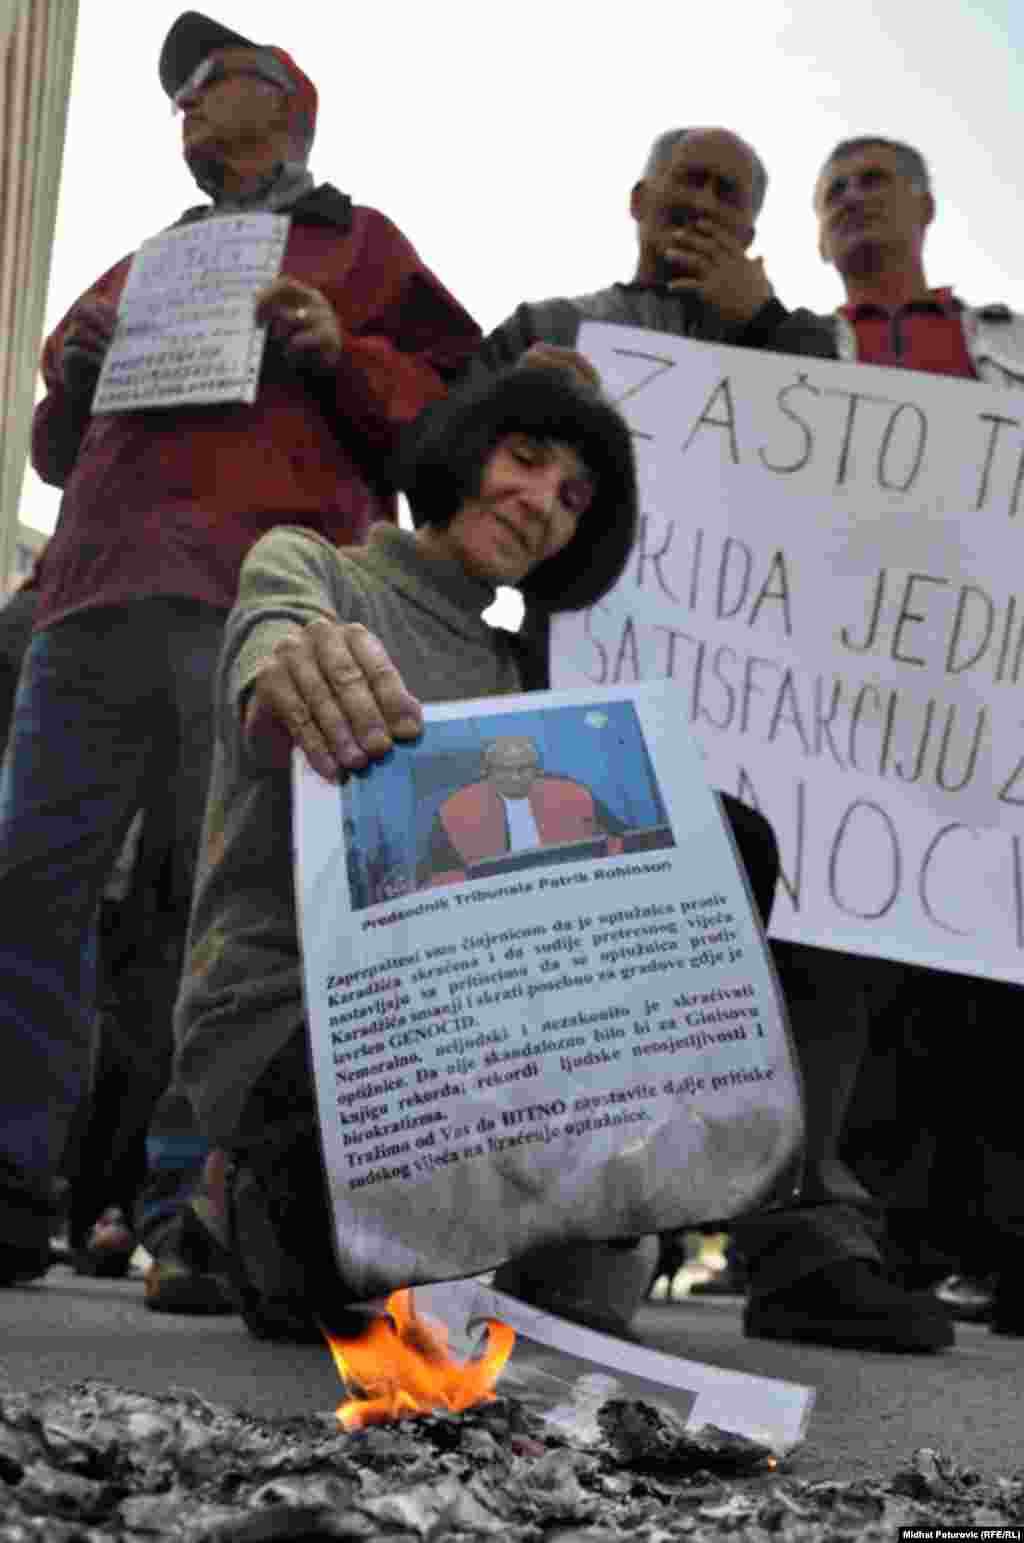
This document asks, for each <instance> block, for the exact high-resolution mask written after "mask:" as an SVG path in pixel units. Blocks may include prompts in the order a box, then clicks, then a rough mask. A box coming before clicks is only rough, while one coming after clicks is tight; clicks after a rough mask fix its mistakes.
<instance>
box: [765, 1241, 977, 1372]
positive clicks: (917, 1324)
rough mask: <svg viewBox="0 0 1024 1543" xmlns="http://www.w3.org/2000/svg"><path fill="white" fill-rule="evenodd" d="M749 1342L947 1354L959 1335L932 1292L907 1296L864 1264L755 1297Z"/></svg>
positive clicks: (852, 1262)
mask: <svg viewBox="0 0 1024 1543" xmlns="http://www.w3.org/2000/svg"><path fill="white" fill-rule="evenodd" d="M743 1332H744V1334H746V1335H747V1336H748V1337H749V1338H751V1339H787V1340H794V1341H796V1342H798V1343H802V1344H808V1345H832V1346H836V1347H838V1348H842V1349H850V1350H890V1351H903V1352H917V1351H925V1350H946V1349H948V1347H949V1346H950V1345H952V1344H953V1342H954V1339H955V1332H954V1329H953V1324H952V1321H951V1319H950V1316H949V1314H948V1313H947V1312H946V1310H945V1308H943V1307H942V1305H941V1303H939V1302H937V1301H936V1299H935V1298H934V1297H933V1296H931V1295H930V1294H929V1293H928V1292H910V1291H904V1290H903V1289H902V1287H900V1286H894V1285H893V1284H892V1282H891V1281H888V1280H886V1278H885V1276H884V1275H882V1274H881V1272H880V1271H879V1270H878V1268H877V1267H876V1266H874V1265H873V1264H871V1263H870V1262H869V1261H868V1260H866V1259H848V1260H843V1261H842V1262H840V1263H838V1264H833V1265H829V1266H828V1267H827V1268H826V1269H824V1270H817V1271H815V1273H814V1274H813V1275H806V1276H804V1277H803V1278H802V1279H800V1280H798V1281H794V1282H793V1284H792V1285H791V1286H787V1287H786V1288H785V1289H784V1290H782V1291H774V1292H772V1293H771V1294H770V1295H765V1296H756V1297H752V1298H751V1299H750V1301H748V1303H747V1306H746V1309H745V1310H744V1314H743Z"/></svg>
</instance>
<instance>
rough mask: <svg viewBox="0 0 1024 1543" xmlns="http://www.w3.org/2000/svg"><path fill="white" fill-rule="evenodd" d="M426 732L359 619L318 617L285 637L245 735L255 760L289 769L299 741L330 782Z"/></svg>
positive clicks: (258, 686)
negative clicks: (337, 620) (396, 741)
mask: <svg viewBox="0 0 1024 1543" xmlns="http://www.w3.org/2000/svg"><path fill="white" fill-rule="evenodd" d="M422 732H423V713H422V710H421V708H420V704H419V702H418V701H417V700H416V698H415V697H414V696H412V695H411V694H410V693H409V691H408V690H407V689H406V686H405V683H404V681H403V680H402V677H401V676H400V675H399V673H398V671H397V670H396V669H395V667H394V665H393V664H392V663H391V659H390V657H389V655H388V653H387V650H386V649H385V647H384V645H383V643H381V642H380V640H379V639H378V638H376V637H375V636H374V635H373V633H372V632H368V631H367V630H366V628H365V627H363V626H361V625H360V624H359V623H358V622H332V621H328V620H327V618H326V617H318V618H317V619H316V620H315V621H311V622H309V623H307V625H306V626H305V627H304V628H303V629H302V632H301V633H300V634H298V635H297V636H292V637H288V638H282V639H280V640H279V641H278V642H277V643H276V644H275V645H274V648H273V650H272V652H271V653H270V655H269V656H268V658H267V661H266V663H265V664H264V666H263V668H262V669H261V670H260V672H259V673H258V674H257V676H256V678H255V680H254V681H253V684H252V685H251V687H250V688H249V693H248V697H247V699H246V704H245V709H244V716H243V724H242V733H243V737H244V740H245V745H246V749H247V750H248V752H249V754H250V755H251V756H252V758H253V760H254V761H256V763H257V764H258V765H260V766H263V767H266V768H267V769H268V770H283V769H284V768H286V767H287V765H288V763H289V760H290V758H291V752H292V748H293V746H295V745H298V746H299V747H300V748H301V749H302V751H303V752H304V754H305V756H306V759H307V760H308V761H309V764H310V765H311V766H312V767H313V769H314V770H315V771H318V772H319V773H320V775H321V776H322V777H325V778H326V779H327V780H328V781H329V782H335V781H337V780H338V776H339V772H340V773H342V774H344V773H346V772H349V771H356V770H358V769H359V768H361V767H363V766H366V764H367V763H368V762H369V761H373V760H378V759H379V758H380V757H381V756H383V755H386V754H387V753H388V751H389V750H390V749H391V747H392V743H393V741H394V740H395V739H416V738H417V737H418V736H419V735H420V734H421V733H422Z"/></svg>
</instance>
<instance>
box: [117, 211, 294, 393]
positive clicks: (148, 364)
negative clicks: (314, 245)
mask: <svg viewBox="0 0 1024 1543" xmlns="http://www.w3.org/2000/svg"><path fill="white" fill-rule="evenodd" d="M289 223H290V221H289V218H288V216H287V215H283V214H228V215H218V216H215V217H213V218H211V219H208V220H200V221H197V222H196V223H194V224H190V225H181V226H177V227H176V228H175V229H174V230H166V231H163V232H162V233H161V234H160V235H158V236H154V237H152V239H151V240H149V241H146V242H144V243H143V244H142V246H141V247H140V248H139V250H138V251H137V252H136V254H135V257H134V258H133V260H132V266H131V270H130V272H129V274H128V279H127V282H126V284H125V287H124V292H123V294H122V296H121V303H120V305H119V307H118V320H117V331H116V332H115V334H114V339H113V342H112V343H111V345H110V347H109V349H108V350H107V354H106V357H105V359H104V361H103V368H102V370H101V371H100V376H99V380H98V381H97V384H96V394H95V397H94V399H93V409H92V410H93V412H94V413H113V412H126V411H130V410H134V409H136V408H142V407H181V406H200V405H203V404H211V403H216V402H252V401H255V398H256V391H257V388H258V385H259V373H260V364H261V362H262V359H263V347H264V342H265V339H266V329H265V328H264V327H257V326H256V325H255V323H254V321H253V305H254V300H255V296H256V294H257V293H258V291H259V290H261V289H262V288H263V287H264V285H266V284H268V283H269V282H270V281H271V279H273V278H276V276H277V274H278V273H279V272H280V268H281V259H282V257H283V255H284V248H285V243H286V241H287V239H288V227H289Z"/></svg>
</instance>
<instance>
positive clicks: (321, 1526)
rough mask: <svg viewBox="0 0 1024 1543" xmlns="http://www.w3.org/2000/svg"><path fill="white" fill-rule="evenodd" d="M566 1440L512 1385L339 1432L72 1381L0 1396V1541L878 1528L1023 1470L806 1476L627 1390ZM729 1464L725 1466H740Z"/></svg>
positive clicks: (551, 1540) (956, 1517)
mask: <svg viewBox="0 0 1024 1543" xmlns="http://www.w3.org/2000/svg"><path fill="white" fill-rule="evenodd" d="M599 1423H600V1425H601V1428H602V1430H603V1431H604V1432H606V1435H605V1438H604V1439H603V1440H602V1441H600V1442H596V1443H595V1442H588V1443H583V1442H574V1441H573V1440H571V1439H570V1438H568V1437H566V1436H565V1435H564V1434H562V1433H558V1432H553V1431H552V1429H551V1428H550V1427H549V1426H547V1425H545V1423H544V1421H543V1420H542V1419H541V1418H540V1417H539V1416H537V1415H535V1414H533V1413H532V1412H531V1411H529V1410H527V1409H525V1408H524V1407H523V1405H522V1404H521V1403H520V1402H519V1401H518V1400H517V1399H515V1398H502V1397H499V1398H496V1399H494V1400H493V1401H492V1402H490V1403H484V1404H481V1405H479V1406H477V1407H475V1408H473V1409H469V1410H466V1411H465V1412H463V1413H461V1414H450V1413H445V1414H430V1415H425V1416H421V1417H418V1418H415V1419H402V1420H398V1421H395V1422H394V1423H392V1424H390V1425H384V1426H380V1425H378V1426H370V1427H368V1428H366V1429H363V1430H357V1431H352V1432H345V1431H343V1430H342V1429H341V1427H340V1426H339V1424H338V1422H337V1420H336V1419H335V1416H334V1415H333V1413H332V1414H325V1415H323V1416H318V1417H315V1418H304V1419H289V1420H284V1419H282V1420H277V1421H268V1420H260V1419H255V1418H253V1417H251V1416H249V1415H246V1414H242V1413H239V1412H236V1411H232V1410H229V1409H225V1408H220V1407H218V1406H215V1405H213V1404H210V1403H207V1402H206V1401H205V1400H203V1399H201V1398H199V1397H197V1396H196V1395H194V1394H190V1393H182V1392H180V1391H172V1392H171V1393H169V1394H166V1395H164V1396H162V1397H151V1396H148V1395H143V1394H138V1393H132V1392H128V1391H125V1390H124V1389H121V1388H117V1387H114V1386H112V1385H110V1384H106V1383H99V1382H87V1383H81V1384H78V1385H76V1386H74V1387H72V1388H69V1389H62V1390H60V1391H50V1392H46V1393H40V1394H35V1395H21V1394H19V1395H8V1396H6V1397H0V1543H108V1540H111V1539H115V1540H118V1543H161V1540H164V1543H320V1540H327V1539H339V1538H340V1539H359V1540H365V1543H377V1540H381V1543H383V1540H388V1543H475V1540H477V1539H489V1540H491V1543H494V1540H497V1543H612V1540H620V1539H622V1538H628V1539H629V1540H630V1543H673V1540H676V1539H684V1538H686V1539H691V1540H705V1539H708V1540H716V1539H719V1538H721V1539H725V1538H727V1537H728V1538H729V1539H731V1540H736V1543H742V1540H744V1539H748V1538H749V1539H751V1540H753V1539H758V1540H759V1543H760V1540H763V1539H764V1537H765V1535H766V1534H768V1533H770V1534H772V1535H773V1536H774V1537H775V1538H777V1539H780V1540H782V1543H818V1540H821V1543H826V1540H827V1543H835V1540H836V1539H843V1538H850V1539H858V1540H860V1539H867V1540H874V1539H877V1540H879V1543H881V1540H883V1539H885V1540H886V1543H888V1540H891V1539H892V1538H893V1537H895V1535H896V1528H897V1527H900V1526H903V1527H908V1526H929V1525H932V1526H934V1525H936V1524H940V1523H941V1524H943V1525H947V1526H959V1527H964V1526H979V1527H999V1526H1003V1527H1006V1526H1014V1525H1018V1526H1019V1525H1020V1524H1021V1523H1022V1522H1024V1476H1018V1477H1017V1478H1014V1479H996V1480H994V1481H989V1480H985V1479H983V1478H982V1477H981V1476H980V1475H978V1474H977V1473H973V1472H971V1471H970V1470H968V1469H964V1468H961V1467H959V1466H958V1465H957V1464H956V1463H955V1462H954V1461H953V1460H952V1459H949V1458H946V1457H943V1456H941V1455H940V1454H938V1453H935V1452H928V1451H922V1452H918V1453H915V1454H914V1457H913V1459H912V1460H911V1462H910V1463H909V1464H908V1465H906V1467H905V1468H903V1469H902V1470H901V1471H900V1472H898V1473H896V1474H895V1475H894V1476H893V1477H891V1478H889V1479H885V1480H858V1481H856V1482H854V1483H848V1484H842V1483H814V1484H810V1483H806V1482H801V1481H800V1480H799V1479H796V1478H793V1477H789V1476H787V1477H786V1478H785V1479H780V1478H779V1476H778V1475H777V1474H773V1473H772V1472H770V1471H768V1470H767V1467H766V1465H765V1460H766V1456H767V1454H766V1453H765V1452H764V1449H758V1450H755V1444H754V1443H751V1442H746V1441H743V1440H742V1439H739V1440H738V1439H737V1438H735V1437H732V1436H729V1435H728V1434H727V1433H725V1432H716V1431H714V1430H713V1429H712V1428H710V1427H705V1428H704V1430H703V1431H698V1432H693V1431H686V1430H684V1429H681V1428H680V1421H679V1418H678V1416H676V1415H675V1414H674V1413H673V1412H672V1411H670V1410H668V1411H666V1410H663V1409H657V1408H655V1407H654V1406H651V1405H642V1406H637V1405H633V1404H630V1403H629V1402H628V1401H626V1400H621V1399H620V1400H614V1401H609V1403H608V1404H607V1405H606V1406H603V1407H602V1409H601V1411H600V1420H599ZM737 1475H740V1476H737Z"/></svg>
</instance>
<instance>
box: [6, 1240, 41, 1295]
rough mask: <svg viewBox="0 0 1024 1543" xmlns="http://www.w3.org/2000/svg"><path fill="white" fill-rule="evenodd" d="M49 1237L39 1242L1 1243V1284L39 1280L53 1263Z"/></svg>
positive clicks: (17, 1283)
mask: <svg viewBox="0 0 1024 1543" xmlns="http://www.w3.org/2000/svg"><path fill="white" fill-rule="evenodd" d="M53 1262H54V1259H53V1254H52V1253H51V1252H50V1240H49V1238H47V1239H45V1241H43V1242H41V1243H38V1244H21V1243H3V1244H0V1286H21V1285H24V1284H25V1283H26V1282H27V1281H32V1280H39V1279H40V1277H41V1276H43V1275H45V1274H46V1272H47V1270H48V1269H49V1268H50V1266H51V1264H53Z"/></svg>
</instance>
